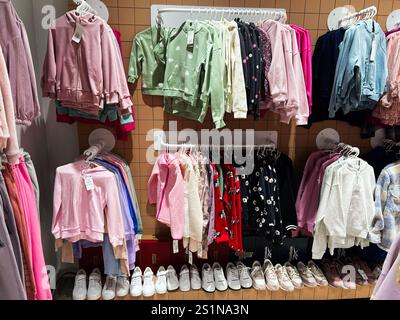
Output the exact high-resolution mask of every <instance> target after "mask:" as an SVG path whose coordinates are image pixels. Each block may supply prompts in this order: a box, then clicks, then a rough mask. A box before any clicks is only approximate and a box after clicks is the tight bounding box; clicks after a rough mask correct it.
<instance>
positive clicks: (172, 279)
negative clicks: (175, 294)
mask: <svg viewBox="0 0 400 320" xmlns="http://www.w3.org/2000/svg"><path fill="white" fill-rule="evenodd" d="M178 288H179V279H178V276H177V274H176V271H175V269H174V267H173V266H168V269H167V289H168V291H175V290H178Z"/></svg>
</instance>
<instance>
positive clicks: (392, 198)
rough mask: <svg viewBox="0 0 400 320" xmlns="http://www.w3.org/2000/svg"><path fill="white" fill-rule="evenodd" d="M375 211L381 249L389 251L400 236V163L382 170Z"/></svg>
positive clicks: (376, 191) (376, 194) (377, 187)
mask: <svg viewBox="0 0 400 320" xmlns="http://www.w3.org/2000/svg"><path fill="white" fill-rule="evenodd" d="M375 211H376V215H377V217H379V221H381V222H382V224H381V225H379V231H381V242H380V244H379V245H378V246H379V247H380V248H381V249H383V250H385V251H389V249H390V246H391V245H392V242H393V241H394V240H395V238H396V236H397V235H398V234H400V163H399V162H396V163H393V164H391V165H388V166H387V167H385V169H383V170H382V172H381V174H380V176H379V178H378V182H377V184H376V189H375Z"/></svg>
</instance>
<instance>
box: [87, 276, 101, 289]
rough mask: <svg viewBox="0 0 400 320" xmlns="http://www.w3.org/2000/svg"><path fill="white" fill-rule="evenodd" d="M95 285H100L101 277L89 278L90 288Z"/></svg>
mask: <svg viewBox="0 0 400 320" xmlns="http://www.w3.org/2000/svg"><path fill="white" fill-rule="evenodd" d="M94 284H100V277H99V276H98V275H91V276H90V277H89V287H90V286H92V285H94Z"/></svg>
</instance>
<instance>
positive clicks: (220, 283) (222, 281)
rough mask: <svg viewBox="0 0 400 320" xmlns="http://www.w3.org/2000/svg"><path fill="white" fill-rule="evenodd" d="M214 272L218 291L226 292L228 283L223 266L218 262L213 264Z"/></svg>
mask: <svg viewBox="0 0 400 320" xmlns="http://www.w3.org/2000/svg"><path fill="white" fill-rule="evenodd" d="M213 272H214V281H215V288H216V289H217V290H218V291H226V290H227V289H228V283H227V281H226V278H225V275H224V269H222V267H221V265H220V264H219V263H218V262H215V263H214V264H213Z"/></svg>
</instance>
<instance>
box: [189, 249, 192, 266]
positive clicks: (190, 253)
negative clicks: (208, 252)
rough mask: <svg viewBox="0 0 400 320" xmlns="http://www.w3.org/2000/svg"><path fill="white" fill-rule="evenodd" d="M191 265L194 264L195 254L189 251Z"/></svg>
mask: <svg viewBox="0 0 400 320" xmlns="http://www.w3.org/2000/svg"><path fill="white" fill-rule="evenodd" d="M189 264H193V253H192V251H189Z"/></svg>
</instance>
